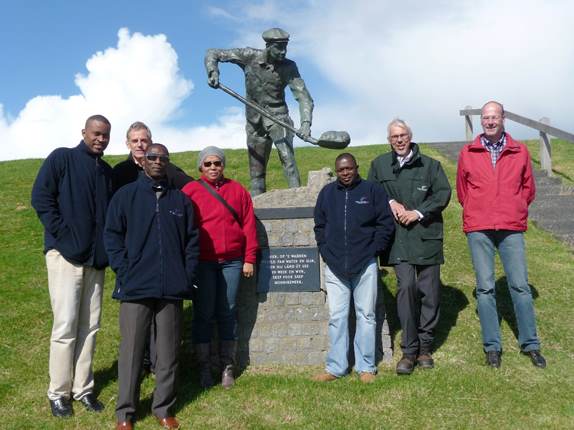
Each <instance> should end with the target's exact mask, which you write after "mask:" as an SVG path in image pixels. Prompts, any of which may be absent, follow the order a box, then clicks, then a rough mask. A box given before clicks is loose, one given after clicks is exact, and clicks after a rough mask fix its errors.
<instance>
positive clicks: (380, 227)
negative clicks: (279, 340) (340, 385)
mask: <svg viewBox="0 0 574 430" xmlns="http://www.w3.org/2000/svg"><path fill="white" fill-rule="evenodd" d="M358 168H359V166H357V162H356V160H355V157H353V155H351V154H348V153H345V154H341V155H339V156H338V157H337V160H336V161H335V170H336V173H337V181H336V182H333V183H331V184H328V185H326V186H325V187H324V188H323V189H322V190H321V192H320V193H319V197H318V198H317V204H316V205H315V238H316V240H317V246H318V247H319V252H320V254H321V257H322V258H323V260H324V261H325V286H326V288H327V300H328V302H329V340H330V348H329V353H328V355H327V364H326V366H325V373H322V374H320V375H317V376H316V377H315V378H314V380H316V381H321V382H328V381H334V380H335V379H337V378H339V377H341V376H344V375H345V374H346V373H347V371H348V361H347V353H348V346H349V329H348V321H349V306H350V302H351V296H352V297H353V301H354V304H355V314H356V317H357V325H356V331H355V339H354V350H355V371H356V372H357V373H358V374H359V375H360V376H359V378H360V380H361V382H365V383H369V382H373V381H374V379H375V374H376V371H377V367H376V365H375V329H376V319H375V306H376V303H377V286H378V268H377V261H376V257H377V255H379V254H380V253H381V252H383V251H385V250H386V249H387V247H388V245H389V242H390V240H391V238H392V236H393V232H394V224H393V217H392V215H391V210H390V208H389V199H388V197H387V194H386V193H385V190H384V189H383V187H381V186H380V185H379V184H376V183H372V182H368V181H364V180H362V179H361V177H360V176H359V173H358Z"/></svg>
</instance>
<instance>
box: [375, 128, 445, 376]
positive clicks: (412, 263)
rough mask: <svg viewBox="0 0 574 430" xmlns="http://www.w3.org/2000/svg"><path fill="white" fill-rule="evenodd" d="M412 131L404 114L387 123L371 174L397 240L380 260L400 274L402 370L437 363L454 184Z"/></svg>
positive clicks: (410, 371)
mask: <svg viewBox="0 0 574 430" xmlns="http://www.w3.org/2000/svg"><path fill="white" fill-rule="evenodd" d="M412 135H413V134H412V131H411V128H410V127H409V126H408V124H407V123H406V122H405V121H403V120H401V119H394V120H392V121H391V123H390V124H389V126H388V140H389V143H390V144H391V147H392V151H390V152H388V153H386V154H383V155H380V156H378V157H377V158H375V159H374V160H373V162H372V163H371V168H370V170H369V177H368V179H369V180H371V181H375V182H379V183H381V184H382V185H383V186H384V188H385V191H386V192H387V194H388V196H389V204H390V206H391V211H392V213H393V216H394V218H395V227H396V228H395V239H394V242H393V244H392V246H391V248H390V252H389V254H388V255H385V256H382V257H381V264H383V265H392V266H393V267H394V269H395V274H396V276H397V285H398V292H397V313H398V315H399V320H400V322H401V328H402V337H401V349H402V352H403V357H402V358H401V360H400V361H399V362H398V364H397V369H396V370H397V373H398V374H399V375H409V374H411V373H412V372H413V370H414V368H415V365H418V366H419V367H421V368H423V369H425V368H432V367H434V361H433V358H432V355H431V353H432V343H433V339H434V329H435V327H436V325H437V322H438V319H439V298H440V265H441V264H442V263H444V256H443V250H442V248H443V221H442V211H443V210H444V209H445V208H446V207H447V205H448V202H449V200H450V194H451V188H450V185H449V183H448V179H447V177H446V175H445V173H444V170H443V169H442V167H441V165H440V163H439V162H438V161H436V160H434V159H432V158H430V157H427V156H426V155H423V154H421V153H420V150H419V147H418V145H417V144H416V143H414V142H412V141H411V139H412Z"/></svg>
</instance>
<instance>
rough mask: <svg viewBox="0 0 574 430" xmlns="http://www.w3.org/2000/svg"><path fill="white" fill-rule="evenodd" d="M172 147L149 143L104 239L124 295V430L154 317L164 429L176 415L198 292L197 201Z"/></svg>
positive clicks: (158, 405)
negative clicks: (174, 180) (188, 316)
mask: <svg viewBox="0 0 574 430" xmlns="http://www.w3.org/2000/svg"><path fill="white" fill-rule="evenodd" d="M168 163H169V153H168V151H167V148H166V147H165V146H163V145H161V144H157V143H155V144H152V145H150V146H149V147H148V150H147V152H146V155H145V158H144V160H143V168H144V173H145V174H144V175H140V176H139V178H138V180H137V181H136V182H132V183H130V184H128V185H125V186H124V187H122V188H121V189H120V190H119V191H118V192H117V193H116V194H115V195H114V197H113V198H112V201H111V202H110V207H109V210H108V214H107V218H106V226H105V230H104V244H105V247H106V251H107V253H108V256H109V259H110V266H111V267H112V269H113V270H114V272H116V287H115V289H114V293H113V297H114V298H115V299H117V300H120V302H121V304H120V333H121V342H120V352H119V358H118V386H119V393H118V401H117V406H116V417H117V426H116V428H117V429H124V430H128V429H131V428H132V426H133V419H134V415H135V412H136V408H137V403H138V395H139V394H138V393H139V384H140V369H141V366H142V362H143V354H144V346H145V339H146V337H147V334H148V333H149V327H150V324H151V321H152V319H153V321H154V322H155V326H156V354H157V356H156V369H155V370H156V372H155V374H156V379H155V382H156V388H155V390H154V394H153V401H152V412H153V414H154V415H155V416H156V418H157V419H158V420H159V422H160V424H161V425H162V426H163V427H164V428H168V429H175V428H179V424H178V422H177V420H176V419H175V417H174V416H173V415H172V411H171V409H172V407H173V405H174V404H175V401H176V396H175V382H176V373H177V367H178V358H177V356H178V350H179V344H180V339H181V320H182V312H183V299H190V298H191V292H192V288H193V281H194V279H195V271H196V268H197V259H198V256H199V242H198V232H197V228H196V227H195V225H194V219H193V207H192V205H191V201H190V200H189V199H188V198H187V197H186V196H185V194H183V193H182V192H180V191H179V190H177V189H174V188H173V187H172V186H170V185H169V182H168V181H167V177H166V167H167V165H168Z"/></svg>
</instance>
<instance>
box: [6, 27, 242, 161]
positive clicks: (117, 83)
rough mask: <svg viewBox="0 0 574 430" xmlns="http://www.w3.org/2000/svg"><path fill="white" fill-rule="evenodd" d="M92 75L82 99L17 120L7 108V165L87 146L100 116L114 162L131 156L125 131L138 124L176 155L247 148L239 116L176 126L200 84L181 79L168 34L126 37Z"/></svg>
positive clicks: (41, 106) (48, 103) (46, 100)
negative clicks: (91, 123) (89, 128)
mask: <svg viewBox="0 0 574 430" xmlns="http://www.w3.org/2000/svg"><path fill="white" fill-rule="evenodd" d="M86 69H87V73H86V74H77V75H76V77H75V83H76V85H77V87H78V89H79V94H77V95H73V96H71V97H69V98H63V97H61V96H58V95H54V96H37V97H34V98H33V99H31V100H30V101H29V102H28V103H27V104H26V106H25V107H24V109H22V111H21V112H20V113H19V114H18V116H17V117H16V118H15V119H13V120H10V119H8V118H7V117H6V115H5V114H4V112H3V108H2V105H0V145H2V150H1V151H0V156H1V157H2V159H4V160H11V159H18V158H29V157H45V156H46V155H48V154H49V153H50V152H51V151H52V150H53V149H55V148H57V147H59V146H72V145H73V144H74V142H79V141H80V139H81V129H82V126H83V123H84V121H85V119H86V118H87V117H88V116H90V115H92V114H95V113H101V114H103V115H105V116H106V117H107V118H108V119H109V120H110V122H111V123H112V140H111V142H110V145H109V147H108V149H107V151H106V153H108V154H121V153H125V152H126V148H125V144H124V141H125V138H124V130H126V129H127V128H128V126H129V124H131V123H132V122H133V121H135V120H140V121H144V122H145V123H147V124H148V125H149V126H150V128H151V129H152V131H153V134H154V138H155V139H157V140H158V141H161V142H162V143H164V144H166V145H167V146H168V148H170V150H171V151H173V152H177V151H183V150H189V149H201V148H202V147H203V146H204V145H207V144H216V143H217V144H219V145H220V146H224V147H233V146H235V147H242V146H244V137H243V136H244V134H243V115H242V113H241V112H239V111H238V110H233V109H232V110H229V111H224V112H223V114H222V116H221V118H219V119H218V120H216V122H215V123H214V124H212V125H209V126H205V127H197V128H187V129H185V128H179V129H176V128H173V127H170V126H169V121H170V120H171V119H173V117H174V116H175V115H177V113H178V109H179V108H180V106H181V103H182V102H183V100H184V99H185V98H186V97H188V96H189V94H190V93H191V90H192V89H193V84H192V82H191V81H189V80H187V79H185V78H184V77H183V76H182V74H181V73H180V70H179V66H178V58H177V54H176V52H175V50H174V49H173V47H172V46H171V45H170V43H169V42H168V41H167V39H166V37H165V36H164V35H163V34H159V35H153V36H147V35H143V34H141V33H133V34H130V33H129V31H128V30H127V29H125V28H123V29H120V30H119V32H118V44H117V46H116V47H111V48H108V49H106V50H105V51H103V52H97V53H96V54H94V55H93V56H92V57H91V58H90V59H89V60H88V61H87V63H86ZM222 142H223V144H222Z"/></svg>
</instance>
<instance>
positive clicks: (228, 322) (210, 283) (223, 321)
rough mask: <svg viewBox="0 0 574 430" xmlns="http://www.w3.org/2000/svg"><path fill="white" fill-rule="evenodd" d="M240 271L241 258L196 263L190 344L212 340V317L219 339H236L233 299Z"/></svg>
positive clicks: (241, 265)
mask: <svg viewBox="0 0 574 430" xmlns="http://www.w3.org/2000/svg"><path fill="white" fill-rule="evenodd" d="M242 270H243V261H241V260H231V261H224V262H222V263H219V262H216V261H200V262H199V267H198V273H197V284H198V285H197V286H198V291H197V294H196V295H195V298H194V301H193V327H192V330H191V331H192V339H193V343H209V342H211V322H212V320H213V319H214V318H215V320H216V321H217V329H218V334H219V340H236V339H237V318H236V315H235V298H236V297H237V290H238V288H239V281H240V280H241V272H242Z"/></svg>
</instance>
